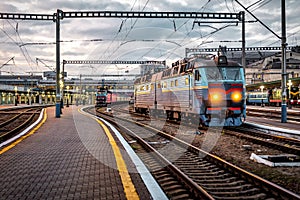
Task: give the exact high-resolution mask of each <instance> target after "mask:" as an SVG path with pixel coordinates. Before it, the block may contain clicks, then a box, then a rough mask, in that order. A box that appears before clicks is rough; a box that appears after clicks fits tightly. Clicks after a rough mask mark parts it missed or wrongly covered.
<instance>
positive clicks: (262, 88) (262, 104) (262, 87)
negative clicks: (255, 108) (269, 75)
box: [259, 85, 265, 107]
mask: <svg viewBox="0 0 300 200" xmlns="http://www.w3.org/2000/svg"><path fill="white" fill-rule="evenodd" d="M259 88H260V90H261V107H264V98H263V96H264V93H263V92H264V88H265V86H263V85H262V86H260V87H259Z"/></svg>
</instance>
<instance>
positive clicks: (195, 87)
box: [134, 56, 246, 126]
mask: <svg viewBox="0 0 300 200" xmlns="http://www.w3.org/2000/svg"><path fill="white" fill-rule="evenodd" d="M245 98H246V95H245V79H244V70H243V67H242V66H241V65H239V64H238V63H236V62H232V61H227V57H226V56H216V57H211V56H197V57H193V58H185V59H183V60H181V61H177V62H176V63H173V64H172V67H171V68H168V69H166V70H164V71H162V72H158V73H156V74H150V75H145V76H143V77H141V78H138V79H137V80H136V81H135V83H134V110H135V111H136V112H139V113H144V114H150V115H152V114H155V115H163V116H166V118H167V119H174V120H182V119H184V120H189V121H193V122H194V123H195V122H196V123H199V124H200V125H203V126H240V125H241V124H242V123H243V120H244V119H245V118H246V110H245V109H246V104H245Z"/></svg>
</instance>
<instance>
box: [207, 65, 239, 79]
mask: <svg viewBox="0 0 300 200" xmlns="http://www.w3.org/2000/svg"><path fill="white" fill-rule="evenodd" d="M205 72H206V76H207V80H235V81H236V80H242V74H241V68H240V67H236V66H233V67H230V66H226V67H207V68H205Z"/></svg>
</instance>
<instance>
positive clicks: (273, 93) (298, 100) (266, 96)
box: [246, 86, 300, 106]
mask: <svg viewBox="0 0 300 200" xmlns="http://www.w3.org/2000/svg"><path fill="white" fill-rule="evenodd" d="M287 95H288V96H287V100H288V103H290V104H291V105H295V106H296V105H300V93H299V87H297V86H292V87H291V91H290V92H289V91H288V90H287ZM246 103H247V104H248V105H261V104H263V105H267V106H280V105H281V89H270V90H266V91H263V92H259V91H251V92H247V98H246Z"/></svg>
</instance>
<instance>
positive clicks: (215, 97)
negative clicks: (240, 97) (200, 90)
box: [210, 92, 222, 104]
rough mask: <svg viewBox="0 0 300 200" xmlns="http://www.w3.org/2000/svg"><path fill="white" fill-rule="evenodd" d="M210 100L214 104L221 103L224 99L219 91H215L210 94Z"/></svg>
mask: <svg viewBox="0 0 300 200" xmlns="http://www.w3.org/2000/svg"><path fill="white" fill-rule="evenodd" d="M210 101H211V103H212V104H220V103H221V101H222V95H221V93H219V92H214V93H212V94H211V95H210Z"/></svg>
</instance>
